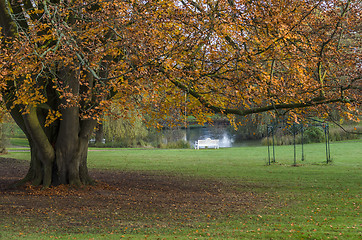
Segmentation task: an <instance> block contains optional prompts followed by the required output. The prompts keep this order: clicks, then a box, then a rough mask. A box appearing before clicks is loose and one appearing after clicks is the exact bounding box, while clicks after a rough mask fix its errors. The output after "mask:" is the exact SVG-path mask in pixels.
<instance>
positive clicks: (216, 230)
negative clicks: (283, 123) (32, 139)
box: [0, 140, 362, 239]
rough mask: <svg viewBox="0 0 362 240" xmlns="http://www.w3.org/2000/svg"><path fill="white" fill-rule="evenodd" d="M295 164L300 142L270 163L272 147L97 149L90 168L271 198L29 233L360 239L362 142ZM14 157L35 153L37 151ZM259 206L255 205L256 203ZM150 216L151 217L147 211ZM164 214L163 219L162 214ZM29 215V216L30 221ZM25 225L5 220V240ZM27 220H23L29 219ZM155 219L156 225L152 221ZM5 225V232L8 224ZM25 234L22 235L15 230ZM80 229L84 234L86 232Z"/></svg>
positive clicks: (317, 152) (312, 148) (312, 151)
mask: <svg viewBox="0 0 362 240" xmlns="http://www.w3.org/2000/svg"><path fill="white" fill-rule="evenodd" d="M300 147H301V146H298V159H299V160H298V162H297V166H292V165H293V163H294V162H293V156H294V154H293V146H278V147H277V148H276V161H277V162H276V163H274V164H272V165H270V166H268V165H267V162H268V154H267V147H242V148H229V149H219V150H214V149H209V150H208V149H206V150H193V149H184V150H159V149H137V150H134V149H122V150H114V149H112V150H105V151H104V150H103V151H100V150H97V149H94V151H92V150H91V151H89V160H88V161H89V167H90V168H97V169H110V170H122V171H145V172H148V173H150V172H151V173H153V174H161V175H177V176H181V177H184V178H185V179H194V180H195V181H197V179H200V178H203V179H210V181H211V180H217V181H221V182H225V183H227V184H226V185H227V186H229V187H230V186H231V187H233V188H234V189H236V190H237V191H239V192H245V191H250V192H251V193H252V194H257V195H259V196H265V199H266V201H267V202H264V205H261V206H259V207H258V208H257V209H256V210H255V211H253V212H247V213H245V214H242V215H241V214H240V212H235V213H230V212H229V213H228V214H227V215H225V216H218V217H217V218H213V217H210V216H209V214H208V213H207V212H205V213H203V214H201V215H199V216H198V215H192V216H191V217H190V215H189V214H188V213H185V214H184V215H182V214H181V215H178V216H169V217H167V216H160V215H157V214H151V213H142V214H140V215H142V216H143V217H140V216H135V217H134V219H133V220H132V221H131V222H128V224H127V226H133V227H125V228H123V229H119V228H118V229H112V228H111V229H102V230H100V231H98V232H93V231H91V230H89V229H86V228H85V227H80V229H77V230H74V229H73V230H70V231H67V230H64V231H56V230H54V232H53V233H49V232H48V233H43V235H42V234H41V233H33V234H27V236H26V238H27V239H42V238H43V239H48V238H53V237H54V238H55V237H58V238H63V239H120V238H123V237H124V238H126V239H127V238H128V239H146V238H147V239H174V238H176V237H177V238H178V239H196V238H197V239H360V238H361V224H362V221H361V216H360V213H361V209H360V205H361V195H360V193H361V183H362V178H361V176H362V170H361V160H362V141H361V140H358V141H357V140H356V141H348V142H337V143H332V144H331V157H332V163H331V164H328V165H327V164H326V163H325V161H326V160H325V145H324V144H308V145H305V146H304V150H305V156H306V160H305V161H304V162H302V161H300V158H301V156H300ZM8 156H9V157H14V158H18V159H29V153H23V152H17V153H10V154H9V155H8ZM250 204H254V203H250ZM145 216H147V217H145ZM162 218H163V220H160V219H162ZM25 220H26V219H25ZM25 220H24V219H23V220H21V219H20V220H19V221H20V222H19V223H18V227H17V228H16V229H15V228H11V227H7V228H6V229H5V228H4V226H0V227H1V229H3V230H0V232H1V233H0V238H1V237H3V238H4V239H5V238H7V237H9V238H10V237H14V236H18V237H21V236H19V234H18V232H17V231H18V229H19V228H21V227H22V225H24V226H25V225H26V221H25ZM21 221H23V223H21ZM150 223H152V224H153V226H154V227H153V228H148V227H146V225H148V224H150ZM4 229H5V230H4ZM15 232H17V235H14V234H15ZM77 232H83V233H81V234H79V233H77Z"/></svg>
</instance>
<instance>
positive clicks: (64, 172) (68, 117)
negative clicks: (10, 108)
mask: <svg viewBox="0 0 362 240" xmlns="http://www.w3.org/2000/svg"><path fill="white" fill-rule="evenodd" d="M36 112H37V113H36ZM76 112H77V111H76V110H74V109H65V110H64V111H63V115H62V120H61V121H58V123H56V124H53V125H51V126H50V127H49V129H46V128H43V127H41V126H40V124H39V118H41V117H42V115H41V114H42V111H39V110H38V111H36V110H35V109H31V110H30V112H29V113H28V114H25V115H23V116H22V118H23V123H24V125H25V131H24V132H25V134H26V136H27V137H28V140H29V145H30V151H31V162H30V168H29V171H28V173H27V175H26V177H25V178H24V179H23V180H22V181H20V182H19V184H23V183H25V182H31V183H32V184H33V185H43V186H44V187H49V186H51V185H59V184H71V185H76V186H81V185H88V184H92V183H93V180H92V179H91V177H90V176H89V174H88V168H87V152H88V140H89V137H90V135H91V133H92V131H93V129H94V127H95V125H96V123H97V122H96V120H80V119H79V116H78V115H77V113H76ZM15 118H18V116H15V117H14V119H15ZM17 122H18V121H17ZM37 123H38V124H37Z"/></svg>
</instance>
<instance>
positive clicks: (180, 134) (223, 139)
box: [164, 126, 260, 148]
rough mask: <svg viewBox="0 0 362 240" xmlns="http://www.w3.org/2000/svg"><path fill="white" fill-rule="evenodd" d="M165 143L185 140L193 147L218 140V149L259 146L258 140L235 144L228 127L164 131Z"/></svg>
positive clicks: (232, 134) (233, 136)
mask: <svg viewBox="0 0 362 240" xmlns="http://www.w3.org/2000/svg"><path fill="white" fill-rule="evenodd" d="M164 133H165V135H166V136H168V137H167V141H178V140H181V139H183V140H186V141H188V142H189V143H190V145H191V146H194V144H195V141H197V140H205V139H206V138H211V139H219V143H220V147H223V148H227V147H241V146H257V145H260V140H256V141H255V140H253V141H243V142H236V141H235V135H234V133H232V130H231V129H230V128H228V127H225V126H223V127H216V126H207V127H197V128H188V129H187V130H185V129H176V130H175V129H172V130H165V132H164Z"/></svg>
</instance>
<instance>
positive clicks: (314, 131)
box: [303, 127, 325, 143]
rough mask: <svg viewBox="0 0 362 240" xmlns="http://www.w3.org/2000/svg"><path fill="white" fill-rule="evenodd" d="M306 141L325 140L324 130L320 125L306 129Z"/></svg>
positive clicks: (316, 141)
mask: <svg viewBox="0 0 362 240" xmlns="http://www.w3.org/2000/svg"><path fill="white" fill-rule="evenodd" d="M303 141H304V143H319V142H323V141H325V134H324V130H323V129H322V128H320V127H308V128H307V129H306V130H305V131H304V136H303Z"/></svg>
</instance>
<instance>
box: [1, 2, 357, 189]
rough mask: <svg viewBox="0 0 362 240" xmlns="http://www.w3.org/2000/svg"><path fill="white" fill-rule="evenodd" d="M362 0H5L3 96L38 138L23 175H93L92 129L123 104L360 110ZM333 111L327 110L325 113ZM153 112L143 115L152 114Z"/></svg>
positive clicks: (202, 110) (45, 180)
mask: <svg viewBox="0 0 362 240" xmlns="http://www.w3.org/2000/svg"><path fill="white" fill-rule="evenodd" d="M360 13H361V3H360V1H352V0H351V1H346V0H341V1H337V0H333V1H314V0H312V1H302V0H289V1H276V0H275V1H274V0H272V1H267V2H265V1H243V0H240V1H215V0H197V1H196V0H195V1H189V0H182V1H172V0H160V1H137V0H136V1H122V0H117V1H108V0H95V1H94V0H92V1H90V0H83V1H59V0H46V1H33V0H19V1H10V0H0V27H1V43H0V44H1V50H0V56H1V58H0V59H1V60H0V68H1V72H0V79H1V83H0V88H1V92H2V99H3V100H4V101H5V103H6V106H7V108H8V110H9V111H10V113H11V115H12V117H13V118H14V120H15V121H16V123H17V124H18V125H19V126H20V128H21V129H22V130H23V131H24V133H25V134H26V136H27V138H28V140H29V144H30V147H31V164H30V169H29V172H28V174H27V176H26V177H25V179H24V181H31V182H33V184H43V185H44V186H49V185H50V184H60V183H64V184H68V183H69V184H75V185H81V184H89V183H91V182H92V180H91V179H90V177H89V176H88V170H87V163H86V159H87V148H88V145H87V144H88V139H89V136H90V135H91V133H92V131H93V129H94V127H95V125H96V123H97V121H99V120H100V116H103V114H105V112H107V111H110V110H111V108H110V105H111V104H112V101H113V99H116V101H114V103H113V104H117V109H118V111H120V113H121V115H124V116H127V114H128V112H129V110H130V109H134V108H135V106H137V108H138V109H139V110H140V111H146V112H147V115H148V116H151V119H152V120H153V122H154V123H155V124H156V125H157V123H159V122H160V120H162V119H167V116H170V115H171V113H172V112H174V109H175V108H177V109H182V106H184V95H185V92H186V93H187V95H188V96H189V97H188V102H187V110H188V114H189V115H194V116H195V117H197V119H198V120H199V121H200V122H204V121H206V120H207V119H208V116H209V115H210V114H212V113H222V114H227V115H228V116H229V117H230V120H231V121H233V117H232V115H233V114H237V115H241V116H245V115H249V114H254V113H261V112H270V113H271V114H288V116H290V117H291V119H292V120H293V119H297V118H299V117H302V116H306V115H308V114H317V115H319V116H322V117H327V116H328V112H329V109H330V108H334V109H338V110H339V111H340V113H341V114H344V115H345V116H346V117H348V118H354V119H356V120H357V118H358V116H359V115H360V113H359V112H358V107H359V106H360V103H361V95H362V94H361V65H360V59H361V51H360V45H356V46H354V47H353V48H352V47H351V45H349V44H346V42H347V41H342V40H345V39H347V38H350V37H351V36H354V35H356V34H360V30H361V28H360V24H361V21H360V20H361V19H360V18H361V14H360ZM324 114H327V115H324ZM145 115H146V114H144V116H145Z"/></svg>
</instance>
